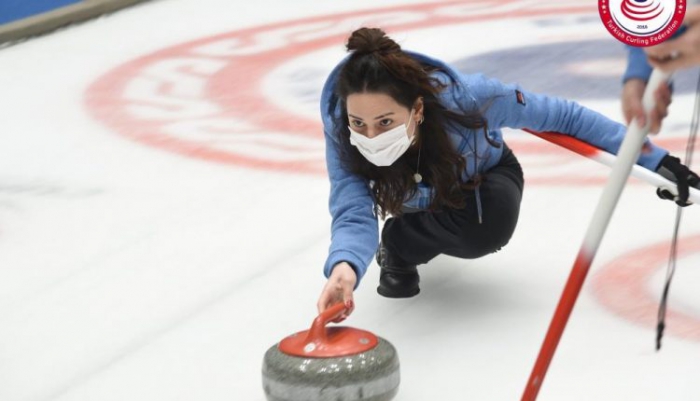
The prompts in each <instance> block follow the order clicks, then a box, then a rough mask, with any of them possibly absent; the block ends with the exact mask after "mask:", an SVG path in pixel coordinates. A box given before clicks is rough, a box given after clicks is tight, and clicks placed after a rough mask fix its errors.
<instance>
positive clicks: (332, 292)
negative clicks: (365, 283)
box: [316, 262, 357, 323]
mask: <svg viewBox="0 0 700 401" xmlns="http://www.w3.org/2000/svg"><path fill="white" fill-rule="evenodd" d="M355 284H357V275H356V274H355V270H353V268H352V267H351V266H350V265H349V264H348V263H346V262H340V263H338V264H337V265H335V266H334V267H333V271H332V272H331V275H330V277H328V282H326V286H325V287H323V291H322V292H321V297H319V299H318V303H317V304H316V306H317V308H318V313H319V314H320V313H322V312H323V311H325V310H326V309H328V308H329V307H331V306H333V305H335V304H337V303H339V302H343V303H344V304H345V308H346V309H347V310H346V311H345V313H343V314H342V315H340V316H339V317H338V318H337V319H335V320H334V321H333V322H335V323H339V322H342V321H343V320H345V319H346V318H347V317H348V316H350V314H351V313H352V311H353V310H355V302H354V301H353V298H352V292H353V290H354V288H355Z"/></svg>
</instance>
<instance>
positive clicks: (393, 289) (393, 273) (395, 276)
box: [376, 243, 420, 298]
mask: <svg viewBox="0 0 700 401" xmlns="http://www.w3.org/2000/svg"><path fill="white" fill-rule="evenodd" d="M376 258H377V263H378V264H379V267H380V268H381V272H380V273H379V287H377V292H378V293H379V295H381V296H383V297H387V298H411V297H413V296H416V295H418V293H419V292H420V288H419V287H418V283H419V281H420V277H419V276H418V268H417V267H416V266H415V265H412V266H411V265H409V266H398V265H397V264H396V260H394V259H393V258H392V257H391V256H390V255H389V252H388V250H387V249H386V248H385V247H384V246H383V245H382V244H381V243H380V244H379V248H378V249H377V255H376Z"/></svg>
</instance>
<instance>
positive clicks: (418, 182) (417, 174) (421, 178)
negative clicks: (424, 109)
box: [413, 116, 425, 184]
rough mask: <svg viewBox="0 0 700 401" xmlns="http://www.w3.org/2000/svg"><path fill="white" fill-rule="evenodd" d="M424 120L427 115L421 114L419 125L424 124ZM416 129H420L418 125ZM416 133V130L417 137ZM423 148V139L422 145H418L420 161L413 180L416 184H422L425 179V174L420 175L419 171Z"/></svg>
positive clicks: (417, 163)
mask: <svg viewBox="0 0 700 401" xmlns="http://www.w3.org/2000/svg"><path fill="white" fill-rule="evenodd" d="M423 120H425V117H424V116H421V117H420V120H418V123H417V124H418V125H421V124H423ZM416 129H418V128H417V127H416ZM415 135H416V133H415V132H414V133H413V136H414V137H415ZM421 149H423V141H421V142H420V145H418V161H417V162H416V173H415V174H413V181H415V182H416V184H420V183H421V181H423V176H422V175H420V172H419V171H420V151H421Z"/></svg>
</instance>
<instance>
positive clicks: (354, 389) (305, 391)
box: [263, 370, 401, 401]
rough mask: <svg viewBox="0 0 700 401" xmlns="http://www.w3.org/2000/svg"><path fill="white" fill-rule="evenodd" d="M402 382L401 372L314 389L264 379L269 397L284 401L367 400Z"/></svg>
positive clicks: (267, 378)
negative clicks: (360, 381) (370, 379)
mask: <svg viewBox="0 0 700 401" xmlns="http://www.w3.org/2000/svg"><path fill="white" fill-rule="evenodd" d="M400 381H401V378H400V373H399V371H398V370H397V371H394V372H393V373H391V374H389V375H387V376H384V377H381V378H378V379H375V380H372V381H369V382H363V383H353V384H350V385H347V386H342V387H335V386H326V387H321V388H319V387H313V386H300V385H294V384H289V383H285V382H281V381H278V380H273V379H270V378H269V377H267V376H264V377H263V387H264V388H265V394H266V395H268V397H274V398H272V399H273V400H284V401H312V400H313V401H353V400H365V399H369V398H371V397H377V396H381V395H384V394H387V393H390V392H391V391H393V390H394V389H396V388H397V387H398V386H399V382H400ZM268 399H270V398H268Z"/></svg>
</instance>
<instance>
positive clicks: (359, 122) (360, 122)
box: [352, 120, 365, 128]
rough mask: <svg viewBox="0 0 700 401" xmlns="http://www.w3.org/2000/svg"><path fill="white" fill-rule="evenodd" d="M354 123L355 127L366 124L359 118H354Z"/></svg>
mask: <svg viewBox="0 0 700 401" xmlns="http://www.w3.org/2000/svg"><path fill="white" fill-rule="evenodd" d="M352 125H353V126H354V127H358V128H361V127H363V126H364V125H365V123H363V122H362V121H358V120H352Z"/></svg>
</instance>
